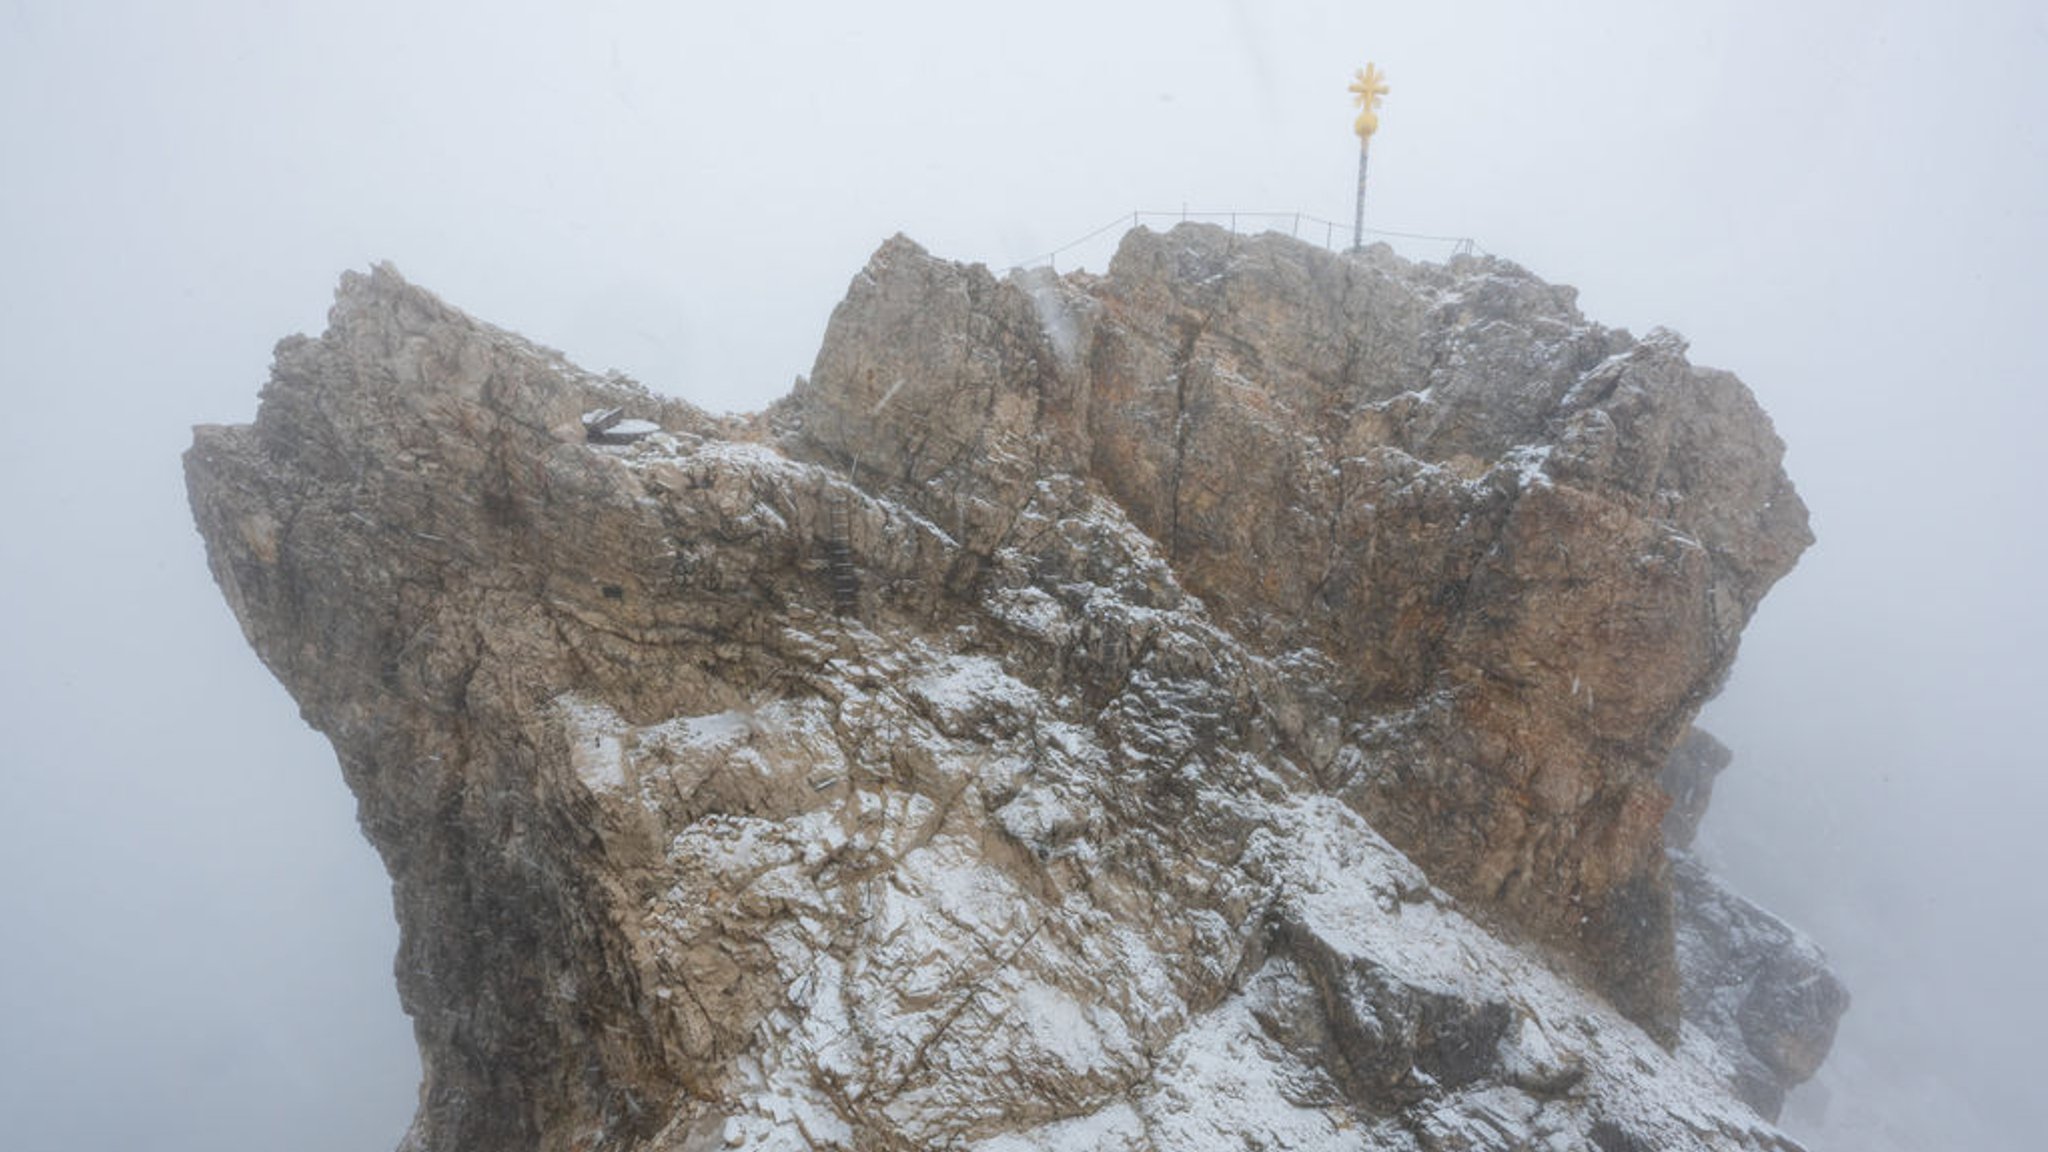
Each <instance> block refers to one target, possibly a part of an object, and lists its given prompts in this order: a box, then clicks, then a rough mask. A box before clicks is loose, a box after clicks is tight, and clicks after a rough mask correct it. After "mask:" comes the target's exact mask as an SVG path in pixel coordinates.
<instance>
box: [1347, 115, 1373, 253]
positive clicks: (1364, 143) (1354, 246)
mask: <svg viewBox="0 0 2048 1152" xmlns="http://www.w3.org/2000/svg"><path fill="white" fill-rule="evenodd" d="M1371 154H1372V140H1371V138H1370V137H1367V138H1364V139H1361V140H1359V142H1358V207H1357V209H1356V210H1354V211H1353V213H1352V216H1351V250H1352V251H1353V252H1356V251H1358V250H1359V249H1360V248H1363V247H1365V161H1366V158H1367V157H1368V156H1370V155H1371Z"/></svg>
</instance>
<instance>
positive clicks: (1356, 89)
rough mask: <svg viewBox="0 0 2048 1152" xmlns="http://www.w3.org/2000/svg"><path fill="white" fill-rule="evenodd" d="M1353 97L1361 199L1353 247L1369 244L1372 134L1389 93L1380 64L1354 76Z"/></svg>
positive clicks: (1355, 215) (1353, 223) (1353, 225)
mask: <svg viewBox="0 0 2048 1152" xmlns="http://www.w3.org/2000/svg"><path fill="white" fill-rule="evenodd" d="M1350 92H1351V96H1352V99H1354V100H1356V101H1357V102H1358V119H1357V120H1355V121H1353V122H1352V125H1351V130H1352V131H1353V132H1356V133H1358V203H1357V207H1356V209H1355V210H1354V212H1353V214H1352V217H1351V250H1352V251H1354V252H1356V251H1357V250H1358V249H1360V248H1363V247H1365V165H1366V160H1367V159H1368V158H1369V157H1370V155H1371V152H1372V134H1373V133H1375V132H1377V131H1379V130H1380V113H1379V107H1380V98H1381V97H1383V96H1385V95H1386V94H1387V78H1386V77H1385V76H1383V75H1381V74H1380V69H1379V65H1377V64H1371V63H1368V64H1366V66H1365V67H1363V68H1361V69H1359V70H1358V74H1357V75H1356V76H1355V77H1353V78H1352V81H1351V88H1350Z"/></svg>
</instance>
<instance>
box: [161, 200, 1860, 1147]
mask: <svg viewBox="0 0 2048 1152" xmlns="http://www.w3.org/2000/svg"><path fill="white" fill-rule="evenodd" d="M1781 454H1782V446H1781V445H1780V443H1779V442H1778V440H1777V438H1776V436H1775V435H1774V434H1773V432H1772V431H1771V428H1770V424H1769V421H1768V420H1767V418H1766V417H1765V416H1764V415H1763V413H1762V412H1761V411H1760V410H1759V409H1758V408H1757V406H1756V404H1755V402H1754V400H1753V398H1752V397H1751V396H1750V394H1749V392H1748V390H1747V389H1745V388H1744V387H1743V386H1742V384H1741V383H1740V382H1739V381H1737V380H1736V379H1735V378H1734V377H1732V376H1730V375H1728V374H1726V373H1723V372H1716V371H1711V370H1706V369H1701V368H1697V367H1694V366H1692V365H1690V364H1689V363H1687V361H1686V359H1685V356H1684V346H1683V343H1682V342H1681V341H1680V340H1679V339H1678V338H1677V337H1675V336H1672V335H1670V334H1669V333H1665V332H1662V331H1659V332H1653V333H1651V334H1650V335H1649V336H1647V337H1644V338H1642V339H1636V338H1633V337H1631V336H1630V335H1629V334H1627V333H1625V332H1620V331H1615V330H1611V329H1606V328H1603V327H1601V326H1599V325H1597V324H1593V323H1590V322H1589V321H1587V320H1586V319H1585V318H1584V317H1583V316H1581V315H1580V314H1579V313H1578V311H1577V310H1576V308H1575V307H1574V305H1573V294H1572V292H1571V290H1570V289H1567V288H1560V287H1556V286H1553V285H1549V284H1545V283H1543V282H1542V281H1540V280H1538V279H1536V278H1535V277H1533V276H1531V275H1530V274H1528V273H1527V272H1525V271H1523V270H1522V269H1520V268H1517V267H1515V266H1514V265H1512V264H1509V263H1507V262H1505V261H1500V260H1497V259H1492V258H1460V259H1457V260H1455V261H1453V262H1452V263H1451V264H1449V265H1448V266H1437V265H1417V264H1410V263H1407V262H1405V261H1403V260H1401V259H1399V258H1397V257H1395V256H1394V255H1393V254H1392V253H1390V252H1388V251H1386V250H1384V249H1371V250H1367V251H1364V252H1360V253H1352V254H1346V255H1333V254H1331V253H1328V252H1324V251H1322V250H1320V249H1317V248H1314V247H1312V246H1309V245H1304V244H1301V243H1297V242H1295V241H1292V240H1288V239H1286V238H1282V237H1276V236H1264V237H1257V238H1245V237H1241V236H1233V235H1230V234H1228V233H1225V232H1223V231H1221V230H1218V229H1214V228H1208V227H1203V226H1199V225H1184V226H1181V227H1179V228H1175V229H1174V230H1172V231H1171V232H1168V233H1165V234H1155V233H1152V232H1149V231H1145V230H1142V229H1141V230H1137V231H1134V232H1132V233H1131V234H1130V235H1129V236H1127V237H1126V238H1125V240H1124V242H1123V244H1122V246H1121V248H1120V250H1119V252H1118V253H1117V256H1116V258H1115V260H1114V262H1113V263H1112V264H1111V266H1110V268H1109V270H1108V272H1107V273H1106V274H1105V275H1102V276H1090V275H1087V274H1083V273H1075V274H1072V275H1069V276H1066V277H1060V276H1056V275H1054V274H1052V273H1050V272H1047V271H1029V272H1018V273H1015V274H1013V275H1011V276H1010V277H1008V278H1004V279H998V278H996V277H995V276H993V275H991V274H990V273H989V272H988V271H987V270H986V269H984V268H981V267H979V266H965V265H960V264H956V263H952V262H949V261H945V260H940V259H936V258H934V257H932V256H931V255H929V254H927V253H926V252H924V251H923V250H922V249H920V248H918V247H917V246H916V245H915V244H913V243H911V242H909V241H908V240H905V239H902V238H900V237H899V238H896V239H893V240H891V241H889V242H887V243H886V244H884V245H883V246H882V248H881V249H880V250H879V251H877V252H876V254H875V255H874V257H873V258H872V259H871V260H870V262H869V263H868V266H867V267H866V268H865V269H864V270H863V271H862V272H861V273H860V275H859V276H857V277H856V278H855V280H854V282H853V285H852V287H851V289H850V290H849V293H848V295H847V297H846V299H845V301H844V302H843V303H842V304H841V305H840V306H839V308H838V309H837V310H836V311H835V313H834V315H833V317H832V321H831V324H830V327H829V330H828V332H827V334H826V338H825V342H824V347H823V348H822V349H821V351H820V353H819V356H818V360H817V364H816V367H815V369H814V371H813V373H812V375H811V377H810V378H809V379H808V380H807V381H799V383H798V386H797V387H796V389H795V390H794V391H793V392H792V393H791V394H790V395H789V396H788V397H786V398H784V399H783V400H782V401H780V402H778V403H777V404H776V405H774V406H772V407H771V408H769V409H768V410H767V411H765V412H763V413H761V414H759V415H757V416H753V417H747V418H735V417H713V416H710V415H707V414H705V413H703V412H701V411H698V410H696V409H694V408H692V407H690V406H689V405H686V404H683V403H680V402H678V401H674V400H667V399H662V398H659V397H656V396H653V395H651V394H649V393H647V392H645V391H644V390H642V389H640V388H639V387H638V386H637V385H635V384H633V383H632V382H631V381H628V380H625V379H623V378H620V377H617V376H615V375H614V376H599V375H594V374H592V373H589V372H585V371H583V370H581V369H579V368H577V367H575V366H573V365H571V364H570V363H568V362H567V361H566V360H565V359H563V358H562V357H561V356H560V355H559V354H556V353H553V352H550V351H548V350H546V349H542V348H539V347H536V346H534V345H532V344H530V343H528V342H526V341H524V340H522V339H520V338H519V337H517V336H515V335H513V334H511V333H508V332H504V331H502V330H499V329H496V328H492V327H490V326H489V325H486V324H483V323H481V322H478V321H476V320H474V319H472V318H470V317H469V316H467V315H465V314H463V313H461V312H460V311H457V310H456V309H454V308H451V307H449V306H448V305H446V304H444V303H442V302H441V301H440V300H438V299H436V298H435V297H434V296H432V295H431V294H429V293H427V292H425V291H423V290H421V289H419V288H416V287H414V286H412V285H410V284H407V283H406V282H405V281H403V280H402V279H401V278H400V277H399V276H398V274H397V273H396V272H395V271H393V270H391V269H389V268H388V267H380V268H377V269H375V270H373V271H372V272H371V273H369V274H367V275H359V274H350V275H347V276H345V277H344V278H343V281H342V284H341V287H340V289H339V292H338V294H337V299H336V303H335V306H334V309H333V311H332V313H331V315H330V324H329V328H328V330H327V332H326V333H325V334H324V335H323V336H321V337H320V338H318V339H310V338H306V337H292V338H289V339H287V340H285V341H283V342H282V343H280V344H279V346H278V351H277V360H276V364H275V366H274V368H273V371H272V376H271V380H270V383H269V385H268V386H267V387H266V388H265V389H264V392H263V399H262V404H261V406H260V408H259V410H258V413H257V418H256V421H255V422H254V424H252V425H249V426H241V427H204V428H201V429H199V430H198V431H197V435H196V440H195V444H194V446H193V448H192V449H191V450H190V452H188V453H187V456H186V468H187V477H188V483H189V487H190V491H191V496H192V504H193V508H194V512H195V515H196V517H197V520H198V523H199V527H200V530H201V533H202V535H203V536H204V537H205V539H206V542H207V546H208V553H209V557H210V560H211V564H212V567H213V571H214V575H215V577H216V579H217V580H218V582H219V584H220V586H221V589H222V591H223V594H224V595H225V596H226V597H227V599H228V601H229V603H230V605H231V606H232V607H233V609H234V611H235V614H236V616H237V617H238V619H239V620H240V621H241V623H242V626H243V629H244V631H245V632H246V634H247V636H248V638H249V640H250V643H251V644H252V645H253V646H254V648H255V649H256V651H257V653H258V654H259V655H260V656H261V657H262V658H263V660H264V661H265V662H266V663H267V664H268V665H269V667H270V668H271V669H272V670H273V671H274V672H275V673H276V674H277V675H278V677H279V678H280V679H281V680H282V681H283V682H284V684H285V685H286V686H287V687H288V688H289V689H290V691H291V692H292V694H293V695H294V697H295V698H296V699H297V700H298V701H299V704H300V706H301V710H302V712H303V714H304V716H305V717H306V719H307V720H308V722H309V723H311V724H312V725H313V726H314V727H316V728H318V729H319V730H320V731H322V732H324V733H325V734H327V736H328V737H329V739H330V740H331V741H332V742H333V744H334V747H335V749H336V752H337V754H338V756H339V759H340V762H341V766H342V770H343V772H344V774H345V775H346V777H347V779H348V782H349V784H350V786H351V787H352V788H353V790H354V791H355V793H356V795H357V797H358V799H359V803H360V815H361V820H362V825H363V828H364V830H365V832H366V833H367V835H368V836H369V838H370V839H371V841H372V842H373V843H374V844H375V845H376V847H377V849H378V851H379V852H380V853H381V854H382V856H383V859H384V861H385V863H386V865H387V867H388V868H389V870H390V872H391V875H392V879H393V890H394V898H395V900H396V902H397V909H398V918H399V922H400V927H401V931H402V942H401V946H400V955H399V958H398V963H397V971H398V979H399V988H400V993H401V998H402V1001H403V1003H404V1006H405V1009H406V1011H407V1012H408V1013H409V1014H411V1015H412V1017H413V1018H414V1021H415V1030H416V1033H417V1035H418V1039H419V1043H420V1050H421V1056H422V1063H423V1066H424V1078H425V1082H424V1084H423V1086H422V1092H421V1103H420V1108H419V1112H418V1115H417V1117H416V1119H415V1122H414V1124H413V1127H412V1130H411V1132H410V1134H409V1135H408V1137H407V1147H408V1148H414V1149H431V1150H434V1152H444V1150H445V1152H459V1150H469V1149H478V1150H482V1149H492V1150H499V1149H546V1150H549V1152H557V1150H559V1152H569V1150H586V1149H597V1148H617V1149H640V1150H646V1152H670V1150H676V1152H680V1150H691V1152H695V1150H698V1149H718V1148H738V1149H785V1148H786V1149H826V1148H834V1149H922V1148H965V1149H976V1150H979V1152H1018V1150H1026V1149H1043V1150H1053V1149H1060V1150H1075V1152H1079V1150H1100V1152H1111V1150H1121V1152H1136V1150H1141V1149H1160V1150H1165V1149H1175V1150H1180V1149H1208V1148H1214V1149H1239V1148H1261V1147H1263V1148H1275V1147H1297V1148H1359V1149H1365V1148H1372V1149H1412V1150H1424V1149H1427V1150H1446V1152H1447V1150H1454V1149H1506V1148H1526V1149H1560V1150H1561V1149H1585V1148H1597V1149H1601V1150H1602V1152H1623V1150H1649V1149H1790V1148H1793V1147H1795V1145H1794V1144H1793V1143H1792V1142H1791V1141H1790V1140H1788V1139H1787V1138H1786V1137H1784V1136H1783V1135H1782V1134H1780V1133H1778V1132H1777V1131H1776V1130H1775V1129H1774V1128H1772V1126H1771V1124H1770V1122H1769V1121H1770V1119H1772V1118H1773V1117H1774V1116H1775V1114H1776V1111H1777V1109H1778V1107H1779V1106H1780V1104H1781V1103H1782V1100H1783V1094H1784V1092H1785V1090H1786V1089H1787V1087H1789V1086H1790V1085H1792V1084H1794V1083H1796V1082H1798V1081H1799V1080H1801V1079H1803V1078H1805V1077H1807V1076H1810V1075H1811V1074H1812V1073H1813V1071H1814V1070H1815V1068H1817V1067H1818V1065H1819V1062H1820V1060H1821V1059H1822V1058H1823V1057H1824V1056H1825V1054H1826V1051H1827V1048H1828V1046H1829V1044H1830V1042H1831V1040H1832V1036H1833V1030H1834V1025H1835V1021H1836V1019H1837V1018H1838V1017H1839V1015H1840V1014H1841V1012H1842V1011H1843V1010H1844V1009H1845V1007H1846V1004H1847V998H1846V994H1845V993H1844V992H1843V991H1842V989H1841V986H1840V984H1839V983H1838V982H1837V981H1836V980H1835V979H1834V977H1833V976H1832V975H1830V974H1829V973H1828V971H1827V968H1826V966H1825V962H1824V960H1823V959H1822V957H1821V956H1820V954H1819V952H1818V950H1817V949H1815V948H1814V947H1813V946H1812V945H1811V944H1810V943H1809V942H1807V941H1806V940H1804V939H1803V938H1802V937H1800V936H1799V935H1798V933H1796V932H1795V931H1793V930H1792V929H1790V928H1788V927H1786V926H1784V925H1783V924H1781V923H1779V922H1778V921H1776V920H1775V919H1773V918H1771V917H1770V916H1768V915H1767V914H1765V913H1763V912H1761V911H1760V910H1758V909H1756V908H1755V907H1754V906H1752V905H1750V904H1748V903H1747V902H1745V901H1743V900H1742V899H1741V898H1740V897H1737V896H1735V895H1734V894H1732V893H1730V892H1728V891H1727V890H1726V889H1724V888H1723V887H1721V886H1720V885H1719V884H1718V883H1717V882H1716V881H1715V880H1714V879H1713V878H1712V877H1711V876H1710V875H1709V874H1707V873H1706V872H1705V871H1704V870H1703V869H1701V868H1700V867H1699V866H1698V865H1697V864H1696V863H1695V862H1693V861H1692V860H1690V859H1689V858H1687V857H1686V856H1685V855H1684V853H1683V849H1684V848H1685V846H1686V844H1687V842H1688V841H1689V837H1690V831H1691V828H1692V827H1693V826H1694V825H1695V824H1696V823H1697V820H1698V818H1699V814H1700V812H1702V811H1703V810H1704V806H1705V800H1706V795H1707V787H1708V784H1709V782H1710V780H1711V777H1712V775H1713V773H1714V772H1716V771H1718V770H1719V769H1720V768H1721V767H1722V766H1724V765H1725V764H1726V762H1727V754H1726V750H1725V749H1719V746H1718V745H1715V744H1713V743H1712V741H1711V738H1710V737H1706V736H1704V734H1699V733H1696V732H1694V731H1693V730H1691V729H1690V727H1689V726H1690V723H1691V721H1692V719H1693V717H1694V715H1695V713H1696V712H1697V711H1698V709H1699V707H1700V705H1701V704H1702V703H1703V702H1704V701H1705V700H1706V699H1707V697H1708V696H1710V695H1711V694H1712V692H1713V691H1714V690H1715V688H1716V686H1717V685H1718V684H1719V683H1720V681H1721V679H1722V677H1724V676H1725V674H1726V672H1727V670H1728V668H1729V666H1730V664H1731V662H1732V661H1733V659H1734V656H1735V650H1736V645H1737V641H1738V638H1739V636H1740V633H1741V630H1742V628H1743V626H1744V625H1745V624H1746V622H1747V621H1748V619H1749V616H1750V614H1751V612H1752V611H1753V610H1754V609H1755V607H1756V605H1757V602H1758V601H1759V600H1760V599H1761V597H1762V596H1763V595H1764V593H1765V592H1766V591H1767V590H1768V589H1769V587H1770V586H1771V584H1772V583H1773V582H1774V581H1776V580H1777V579H1778V578H1779V577H1780V576H1782V575H1783V574H1784V573H1785V572H1786V571H1788V570H1789V569H1790V568H1791V566H1792V564H1793V562H1794V561H1795V560H1796V558H1797V557H1798V555H1799V553H1800V552H1801V550H1803V549H1804V548H1805V547H1806V545H1807V544H1808V543H1809V542H1810V536H1809V535H1808V533H1807V529H1806V516H1805V509H1804V507H1803V506H1802V505H1801V503H1800V501H1799V498H1798V496H1797V495H1796V494H1795V493H1794V491H1793V489H1792V487H1791V484H1790V483H1789V481H1788V480H1787V479H1786V477H1785V475H1784V473H1783V471H1782V469H1781V467H1780V457H1781ZM1673 797H1676V798H1677V802H1676V804H1674V802H1673Z"/></svg>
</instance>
